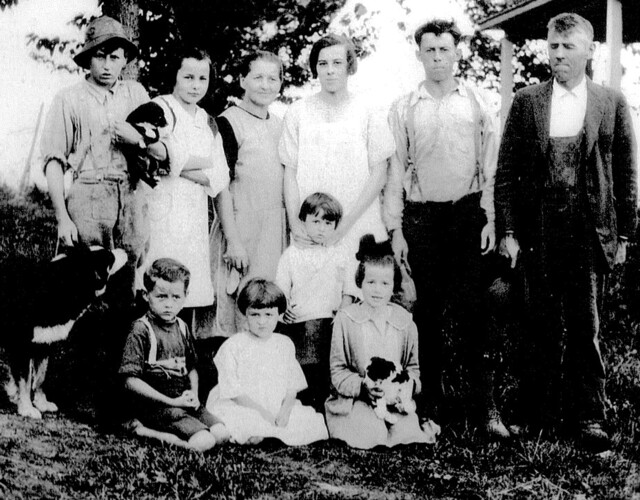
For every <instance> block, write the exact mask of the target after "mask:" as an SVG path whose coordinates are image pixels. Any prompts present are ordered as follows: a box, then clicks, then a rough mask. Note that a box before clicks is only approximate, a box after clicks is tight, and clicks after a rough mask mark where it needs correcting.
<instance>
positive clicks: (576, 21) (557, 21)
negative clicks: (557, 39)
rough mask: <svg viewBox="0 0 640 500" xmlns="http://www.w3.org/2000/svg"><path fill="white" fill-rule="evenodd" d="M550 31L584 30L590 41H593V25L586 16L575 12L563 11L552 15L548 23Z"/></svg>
mask: <svg viewBox="0 0 640 500" xmlns="http://www.w3.org/2000/svg"><path fill="white" fill-rule="evenodd" d="M547 29H548V30H549V33H551V32H553V31H555V32H556V33H561V34H562V33H568V32H569V31H572V30H579V31H582V32H583V33H584V34H585V35H587V37H588V38H589V41H590V42H592V41H593V26H592V25H591V23H590V22H589V21H588V20H586V19H585V18H584V17H582V16H579V15H578V14H574V13H573V12H563V13H562V14H558V15H557V16H555V17H552V18H551V20H550V21H549V24H547Z"/></svg>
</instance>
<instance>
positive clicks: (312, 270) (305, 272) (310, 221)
mask: <svg viewBox="0 0 640 500" xmlns="http://www.w3.org/2000/svg"><path fill="white" fill-rule="evenodd" d="M341 218H342V205H340V202H339V201H338V200H336V199H335V198H334V197H333V196H330V195H328V194H326V193H313V194H312V195H309V196H307V198H306V199H305V200H304V201H303V202H302V206H301V207H300V215H299V219H300V221H301V222H302V223H303V224H304V227H305V231H306V232H307V235H308V236H309V238H310V239H311V242H312V244H311V245H309V246H304V247H300V246H297V245H291V246H289V248H287V249H286V250H285V251H284V253H283V254H282V257H280V262H279V263H278V272H277V273H276V285H278V286H279V287H280V289H281V290H282V291H283V292H284V294H285V296H286V297H287V302H288V304H289V307H288V309H287V312H286V313H285V315H284V318H283V322H284V323H285V325H284V326H283V328H282V333H284V334H285V335H287V336H288V337H289V338H290V339H291V340H293V344H294V345H295V346H296V356H297V358H298V361H299V362H300V364H301V365H302V370H303V371H304V375H305V377H306V378H307V383H308V384H309V388H308V389H307V390H306V391H304V392H303V393H301V394H300V399H301V400H302V401H303V402H304V403H306V404H310V405H311V406H313V407H314V408H315V409H316V410H318V411H324V402H325V400H326V399H327V397H328V396H329V387H330V385H331V381H330V377H329V348H330V346H331V330H332V325H333V317H334V315H335V313H336V311H337V310H338V309H339V308H342V307H344V306H347V305H349V304H351V303H352V302H353V298H354V297H357V296H358V295H359V292H358V290H357V287H356V283H355V280H354V276H355V267H354V266H353V265H352V260H353V259H350V258H349V256H348V255H347V253H346V251H345V249H344V248H343V247H342V246H339V245H333V246H326V244H325V243H326V241H327V240H329V239H330V238H331V236H332V235H333V233H334V232H335V231H336V228H337V227H338V226H339V225H340V219H341Z"/></svg>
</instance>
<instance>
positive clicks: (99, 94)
mask: <svg viewBox="0 0 640 500" xmlns="http://www.w3.org/2000/svg"><path fill="white" fill-rule="evenodd" d="M85 85H86V88H87V90H88V92H89V94H91V95H92V96H93V97H95V98H96V99H97V100H98V101H99V102H101V103H103V102H104V101H105V100H106V98H107V95H109V94H111V95H115V94H117V93H118V89H119V88H120V87H121V86H122V85H123V83H122V80H116V83H114V84H113V87H111V88H110V89H105V88H104V87H101V86H100V85H96V84H95V83H92V82H90V81H89V79H88V78H87V79H85Z"/></svg>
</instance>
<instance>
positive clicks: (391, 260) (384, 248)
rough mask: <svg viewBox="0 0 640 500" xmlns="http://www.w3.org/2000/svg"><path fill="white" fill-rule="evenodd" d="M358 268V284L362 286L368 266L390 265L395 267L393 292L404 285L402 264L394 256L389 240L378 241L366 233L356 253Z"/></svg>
mask: <svg viewBox="0 0 640 500" xmlns="http://www.w3.org/2000/svg"><path fill="white" fill-rule="evenodd" d="M356 259H358V261H359V263H358V269H357V270H356V285H357V286H358V288H362V283H363V282H364V276H365V273H366V270H367V266H379V267H390V268H392V269H393V293H398V292H399V291H400V289H401V287H402V273H401V271H400V266H399V265H398V262H397V261H396V258H395V257H394V256H393V249H392V248H391V242H390V241H389V240H387V241H383V242H381V243H377V242H376V240H375V238H374V236H373V235H372V234H365V235H364V236H363V237H362V238H360V247H359V248H358V253H357V254H356Z"/></svg>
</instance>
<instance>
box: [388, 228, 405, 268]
mask: <svg viewBox="0 0 640 500" xmlns="http://www.w3.org/2000/svg"><path fill="white" fill-rule="evenodd" d="M391 248H392V249H393V255H394V256H395V258H396V260H397V261H398V262H402V261H403V260H404V261H406V260H407V255H409V245H407V240H405V239H404V234H402V229H400V228H398V229H395V230H394V231H393V234H392V235H391Z"/></svg>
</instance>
